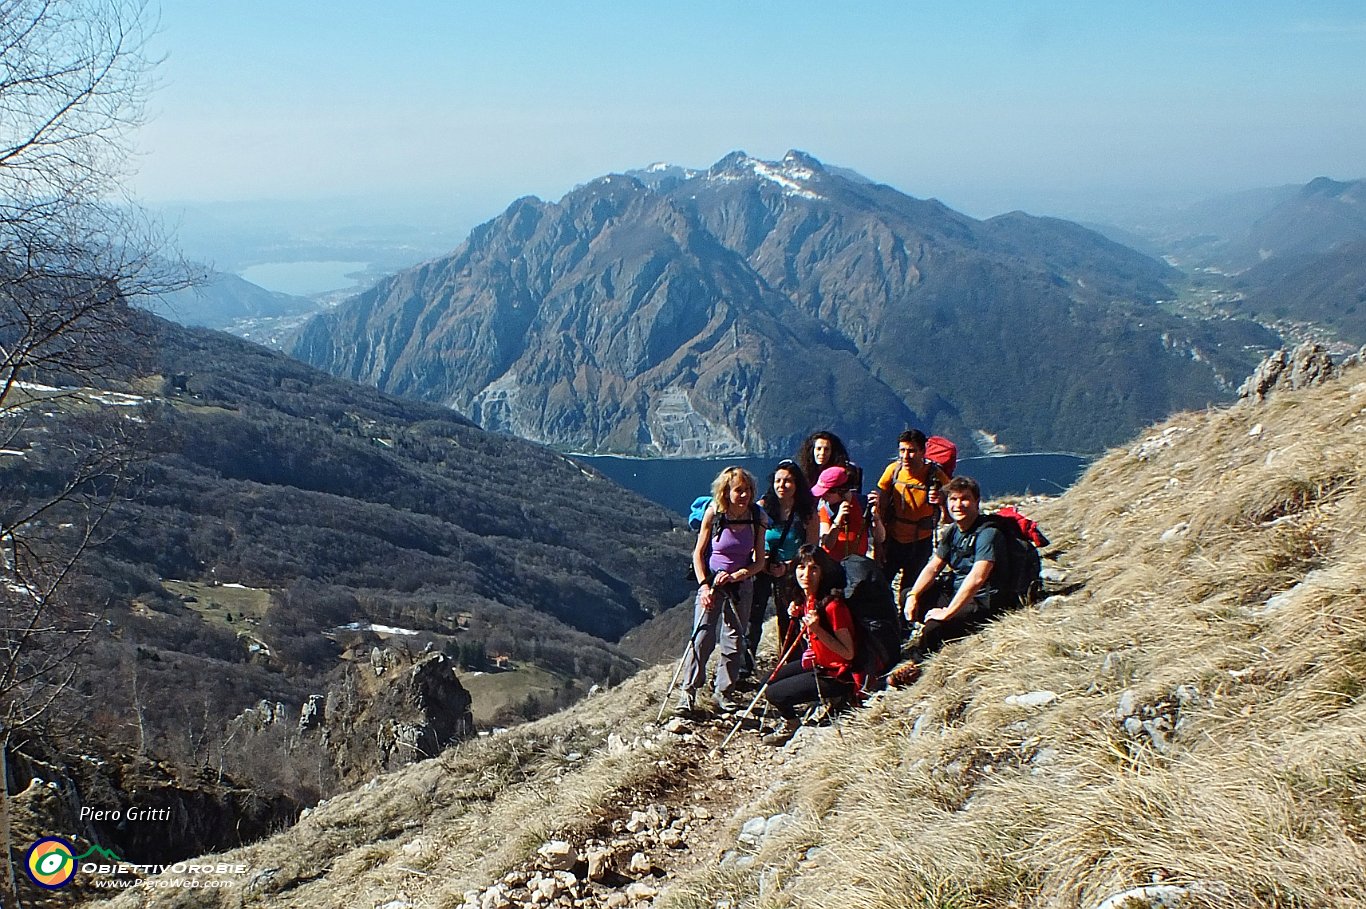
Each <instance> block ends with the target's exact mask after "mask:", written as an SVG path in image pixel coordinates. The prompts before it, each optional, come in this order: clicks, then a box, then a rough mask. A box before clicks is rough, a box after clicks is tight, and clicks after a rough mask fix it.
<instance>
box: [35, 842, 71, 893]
mask: <svg viewBox="0 0 1366 909" xmlns="http://www.w3.org/2000/svg"><path fill="white" fill-rule="evenodd" d="M24 870H25V871H27V872H28V876H29V878H30V879H32V881H33V883H35V884H37V885H38V886H39V887H44V888H46V889H48V890H57V889H59V888H61V887H65V886H66V885H67V884H69V883H71V879H72V878H73V877H75V876H76V847H75V846H72V845H71V844H70V843H68V842H67V841H66V840H64V839H62V838H61V837H59V836H45V837H43V838H42V839H40V840H38V841H37V842H35V843H34V844H33V845H32V846H30V847H28V859H27V861H25V862H24Z"/></svg>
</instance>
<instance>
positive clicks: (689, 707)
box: [673, 691, 697, 719]
mask: <svg viewBox="0 0 1366 909" xmlns="http://www.w3.org/2000/svg"><path fill="white" fill-rule="evenodd" d="M696 710H697V703H696V701H695V700H694V699H693V695H692V692H690V691H685V692H683V694H681V695H679V698H678V703H676V704H674V709H673V715H674V716H676V717H681V718H682V719H688V718H689V717H691V716H692V715H693V713H695V712H696Z"/></svg>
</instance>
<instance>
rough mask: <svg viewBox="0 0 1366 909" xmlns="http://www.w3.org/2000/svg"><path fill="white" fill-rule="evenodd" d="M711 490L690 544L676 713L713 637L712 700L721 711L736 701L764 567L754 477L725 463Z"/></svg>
mask: <svg viewBox="0 0 1366 909" xmlns="http://www.w3.org/2000/svg"><path fill="white" fill-rule="evenodd" d="M711 492H712V502H711V504H710V505H709V506H707V511H706V514H704V515H703V517H702V526H701V527H700V528H699V529H698V531H697V545H696V546H694V547H693V556H692V561H693V574H694V575H695V576H696V577H697V601H696V604H695V606H694V608H693V634H692V638H691V641H692V645H691V646H690V647H689V648H688V651H687V653H686V654H685V655H684V664H683V665H684V669H683V692H682V697H681V699H680V701H679V703H678V707H677V709H676V711H675V712H676V713H679V714H689V713H691V712H692V711H693V709H694V708H695V707H696V703H697V692H698V690H700V689H701V688H702V685H703V683H704V682H705V681H706V674H707V660H708V659H710V658H711V654H712V651H713V650H714V649H716V645H717V644H718V643H719V644H720V645H721V648H720V659H719V660H718V661H717V666H716V685H715V687H716V704H717V707H718V708H720V710H721V711H722V712H731V711H733V710H734V709H736V708H737V707H738V706H739V704H738V702H737V700H736V698H735V683H736V681H737V680H738V679H739V677H740V671H741V668H742V667H743V665H744V639H745V630H746V629H747V627H748V625H749V608H750V604H751V602H752V601H753V598H754V578H755V576H757V575H758V574H759V573H760V572H761V571H763V570H764V562H765V558H764V529H765V528H766V527H767V526H768V519H767V518H766V517H765V516H764V512H763V509H761V508H759V506H758V504H757V503H756V502H755V497H756V495H757V489H756V487H755V483H754V477H753V476H751V475H750V473H749V472H748V471H747V470H744V469H743V468H740V467H727V468H726V469H725V470H723V471H721V473H720V474H719V475H718V476H717V477H716V480H715V481H714V482H713V483H712V487H711Z"/></svg>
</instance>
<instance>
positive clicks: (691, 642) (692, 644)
mask: <svg viewBox="0 0 1366 909" xmlns="http://www.w3.org/2000/svg"><path fill="white" fill-rule="evenodd" d="M708 612H709V610H705V609H704V610H702V618H701V619H699V620H698V622H697V627H696V628H694V629H693V630H692V635H691V636H690V637H689V638H688V645H687V646H686V647H684V648H683V656H681V657H679V658H678V666H677V667H676V668H675V669H674V676H673V678H672V679H670V680H669V687H668V689H666V690H665V692H664V700H662V701H660V702H659V716H657V717H655V724H656V725H658V724H659V723H661V722H663V720H664V710H665V708H667V707H668V706H669V695H671V694H673V690H674V685H677V684H678V677H679V676H680V675H682V674H683V664H684V663H686V662H687V661H688V652H689V651H692V655H693V659H697V636H698V635H700V634H701V633H702V629H704V628H706V627H707V618H708Z"/></svg>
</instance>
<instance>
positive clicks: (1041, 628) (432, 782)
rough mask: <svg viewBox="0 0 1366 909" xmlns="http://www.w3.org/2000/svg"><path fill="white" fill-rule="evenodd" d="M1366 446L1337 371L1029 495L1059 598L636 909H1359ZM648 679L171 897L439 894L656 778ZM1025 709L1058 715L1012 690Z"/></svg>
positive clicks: (963, 654) (774, 790) (1362, 890)
mask: <svg viewBox="0 0 1366 909" xmlns="http://www.w3.org/2000/svg"><path fill="white" fill-rule="evenodd" d="M1364 451H1366V369H1360V368H1357V369H1353V370H1350V371H1348V372H1347V373H1346V374H1345V375H1344V376H1343V377H1342V378H1341V379H1339V380H1337V381H1336V382H1334V383H1331V384H1329V385H1327V386H1324V387H1321V388H1316V389H1311V390H1306V391H1297V392H1279V393H1277V394H1275V395H1273V396H1272V397H1271V398H1270V399H1269V400H1268V401H1267V402H1266V403H1264V404H1261V405H1257V406H1247V405H1245V406H1239V407H1235V408H1231V409H1228V410H1221V411H1214V412H1208V413H1198V414H1187V415H1182V416H1178V417H1176V418H1175V419H1173V420H1171V421H1170V422H1168V423H1166V424H1164V425H1163V426H1161V427H1159V428H1158V429H1156V430H1154V431H1153V432H1152V433H1151V434H1149V435H1148V436H1147V437H1145V438H1144V439H1143V440H1142V441H1140V442H1138V443H1136V444H1134V445H1133V446H1132V447H1131V448H1128V449H1125V450H1116V451H1113V452H1111V453H1110V454H1109V455H1107V456H1106V457H1105V458H1104V459H1102V460H1101V461H1100V462H1099V463H1097V464H1096V465H1095V466H1094V467H1093V468H1092V469H1091V470H1090V471H1089V472H1088V473H1087V475H1086V476H1085V477H1084V478H1083V479H1082V480H1081V481H1080V482H1079V483H1078V485H1077V486H1076V487H1074V488H1073V489H1071V490H1069V491H1068V492H1067V494H1066V495H1064V496H1063V497H1061V498H1059V499H1056V500H1050V501H1047V502H1042V503H1031V505H1030V506H1029V509H1030V511H1031V512H1032V513H1034V514H1035V515H1036V516H1037V517H1038V518H1039V519H1040V521H1041V522H1042V523H1043V525H1044V526H1045V528H1046V529H1047V531H1048V533H1049V535H1050V536H1051V537H1052V539H1053V540H1054V543H1055V546H1054V549H1053V551H1054V553H1055V554H1056V556H1057V557H1058V561H1059V563H1060V564H1061V565H1062V566H1063V567H1064V568H1065V569H1066V571H1067V572H1068V574H1069V579H1068V580H1069V587H1070V586H1072V585H1079V586H1078V587H1077V589H1075V590H1074V591H1073V592H1072V593H1071V594H1070V595H1068V596H1065V597H1055V598H1053V599H1051V600H1049V601H1046V602H1045V603H1044V604H1043V605H1042V606H1041V607H1039V608H1035V609H1029V610H1024V611H1021V612H1018V613H1015V614H1012V615H1010V616H1007V617H1005V618H1003V619H1002V620H1000V621H999V622H997V623H995V624H994V625H993V626H992V627H990V628H989V629H987V630H986V631H985V632H984V633H982V634H981V635H979V636H977V637H976V638H975V639H973V640H970V641H966V642H961V643H959V644H955V645H951V646H950V647H948V648H946V649H945V650H944V651H942V652H941V653H940V654H939V655H938V656H936V657H935V658H933V659H932V660H931V661H930V662H929V664H928V666H927V671H926V672H925V674H924V676H923V677H922V678H921V680H920V681H919V682H918V683H916V684H915V685H914V686H913V687H911V688H909V689H906V690H903V691H895V692H889V693H887V694H886V695H884V696H882V697H880V698H879V699H878V700H877V701H876V702H875V703H874V704H873V705H872V706H870V707H869V708H868V709H866V710H863V711H860V712H859V713H857V714H856V715H855V716H853V717H851V718H849V719H848V720H846V721H845V722H844V723H843V725H842V727H841V728H840V729H839V730H838V732H837V733H836V734H825V735H823V736H821V737H820V738H819V739H818V740H813V741H810V742H808V743H807V744H806V745H805V746H804V747H802V748H801V749H800V750H797V751H795V756H794V757H793V759H791V760H789V761H788V762H787V763H785V764H782V765H777V766H770V767H769V769H768V770H766V771H765V772H768V773H771V774H773V775H774V776H773V778H772V780H771V782H772V783H773V785H772V786H771V787H770V788H769V790H768V794H767V795H766V796H765V797H764V800H763V802H762V804H761V805H759V806H758V807H759V808H761V809H763V810H769V811H770V813H771V812H773V811H785V812H789V813H791V814H793V815H794V816H795V817H796V818H797V822H796V823H795V824H793V825H791V826H789V827H788V828H786V829H785V830H783V831H782V832H781V833H778V834H776V835H774V836H770V837H768V838H766V839H764V840H763V841H762V844H761V846H760V847H758V851H757V855H756V856H755V858H756V861H755V862H754V863H753V864H751V865H748V866H747V867H743V868H741V867H737V866H736V865H735V864H734V863H729V864H727V865H726V866H724V867H723V866H721V865H718V864H717V863H715V862H713V861H709V860H708V861H703V862H701V863H700V864H699V865H698V866H697V867H696V868H694V869H693V870H688V871H686V872H682V873H680V874H679V875H678V876H677V877H676V878H675V879H674V881H673V883H672V886H671V887H670V888H669V889H668V890H667V891H666V892H665V893H664V894H662V895H661V896H660V897H659V899H658V900H657V901H656V905H659V906H678V907H703V906H722V905H724V906H729V907H739V906H753V907H765V909H768V907H772V909H777V907H817V909H819V907H827V906H828V907H832V909H834V907H838V909H848V907H850V906H858V907H869V909H904V907H943V909H948V907H1021V909H1024V907H1086V909H1091V907H1098V906H1101V905H1102V904H1103V903H1105V901H1106V900H1107V898H1108V897H1110V896H1112V895H1114V894H1117V893H1121V892H1123V891H1126V890H1128V889H1130V888H1135V887H1140V886H1143V885H1152V884H1155V883H1160V884H1163V885H1166V886H1168V887H1171V888H1177V889H1174V890H1171V891H1169V892H1172V893H1176V892H1183V893H1184V902H1182V903H1181V905H1183V906H1211V907H1230V909H1232V907H1252V906H1267V907H1270V906H1285V907H1305V909H1309V907H1366V848H1363V844H1366V700H1363V694H1364V693H1366V596H1363V587H1364V586H1366V546H1364V545H1363V544H1364V543H1366V540H1363V533H1362V528H1363V527H1366V489H1364V488H1363V477H1366V454H1363V452H1364ZM666 681H667V676H666V675H661V674H660V672H659V671H654V672H651V673H645V674H642V675H641V676H639V677H637V678H636V679H633V680H632V681H630V682H628V683H627V684H626V685H623V686H621V687H620V688H619V689H617V690H615V691H611V692H607V693H605V694H603V695H600V696H597V697H594V698H591V699H589V700H588V701H586V702H584V703H583V704H581V705H579V706H578V707H576V708H574V709H573V710H571V711H568V712H566V713H564V714H561V715H558V716H556V717H551V718H548V719H547V720H544V721H541V722H539V723H536V724H532V725H530V726H528V727H526V728H524V729H520V730H516V731H514V732H513V733H510V734H508V735H506V736H503V737H500V738H497V739H494V740H490V741H481V742H478V743H472V744H469V745H464V746H460V747H458V748H456V749H452V750H451V751H450V752H448V753H447V754H446V755H445V756H444V757H442V758H440V759H438V760H433V761H428V762H426V763H424V764H420V765H417V766H415V767H412V768H409V769H407V770H404V771H402V772H400V773H397V774H394V775H392V776H389V777H385V778H383V779H381V780H379V781H378V782H377V783H375V784H373V785H372V786H369V787H366V788H365V789H363V790H361V791H357V792H355V793H351V794H348V795H346V796H344V797H340V798H337V799H334V800H332V801H331V802H329V803H327V804H325V805H323V806H321V807H319V808H318V809H317V810H315V811H314V812H312V813H311V814H310V815H309V816H308V817H307V818H305V819H304V820H303V821H302V822H301V823H300V824H299V825H298V826H297V827H296V828H295V829H293V830H290V831H286V832H284V833H282V834H281V835H279V836H278V837H276V838H274V839H273V840H271V841H269V842H266V843H262V844H259V845H256V846H253V847H250V848H247V849H243V850H239V851H238V852H237V853H235V854H234V855H235V856H236V857H237V858H238V859H239V860H243V861H246V862H247V863H248V864H249V865H250V866H251V867H252V868H254V869H261V870H262V871H265V870H268V869H276V870H275V871H274V873H273V874H270V875H260V876H258V879H257V881H256V882H255V884H254V885H253V887H252V888H251V889H250V890H248V891H247V892H245V893H243V892H242V891H241V890H232V891H226V892H223V893H218V894H214V893H210V892H204V893H200V894H198V895H194V896H193V897H192V896H191V895H190V894H188V893H183V892H182V893H181V894H179V896H178V897H175V899H176V900H177V902H176V903H175V904H177V905H198V904H201V903H195V902H194V900H202V904H203V905H223V906H228V905H231V906H239V905H242V906H300V907H304V906H308V907H322V906H338V905H379V904H382V903H384V902H386V900H390V899H396V898H398V896H399V894H402V895H403V897H402V898H403V899H405V900H410V901H411V902H412V904H413V905H422V906H429V905H430V906H448V905H452V906H454V905H459V904H460V903H461V901H462V897H461V894H462V893H463V892H464V891H465V890H466V889H469V888H475V887H479V886H483V885H486V884H487V883H489V882H490V881H492V880H494V879H496V878H497V877H498V876H499V875H500V874H501V873H503V871H505V870H506V869H507V868H508V867H510V866H511V865H513V864H514V863H516V862H518V861H520V860H522V859H523V858H525V856H526V855H527V854H528V853H530V852H532V851H534V850H535V848H536V846H537V845H539V844H540V843H541V842H543V841H544V840H545V839H547V838H549V837H550V836H551V835H552V834H553V835H556V836H562V835H565V833H566V831H568V832H569V835H570V836H571V837H572V834H573V831H574V830H575V829H577V828H581V827H582V826H583V825H585V824H587V823H590V822H591V820H592V818H594V817H595V816H600V815H602V814H605V813H608V812H610V811H611V810H612V808H613V806H614V805H615V804H616V803H617V802H619V801H620V800H621V799H622V798H624V797H625V795H626V794H627V793H629V792H630V791H631V790H632V789H633V787H640V786H650V787H659V786H663V785H667V780H666V779H665V778H664V775H665V773H666V770H665V769H661V763H662V764H663V766H664V768H667V764H668V762H667V757H668V750H669V749H670V747H672V746H671V745H670V744H669V740H668V738H667V737H665V738H663V739H661V740H660V744H659V745H658V746H657V750H642V749H637V750H631V749H623V748H616V749H609V748H607V747H606V744H605V743H606V741H607V737H608V734H609V733H610V732H612V731H618V732H620V733H622V734H624V735H626V736H627V737H628V738H629V737H630V736H631V735H634V734H636V733H637V732H638V731H639V730H640V729H641V728H642V726H643V725H645V724H646V723H648V721H650V720H652V719H653V718H654V705H655V703H656V702H655V701H653V700H652V698H656V697H657V696H658V693H659V691H660V690H662V688H663V687H664V685H665V683H666ZM1036 691H1048V692H1052V693H1054V694H1055V695H1056V699H1054V700H1052V701H1050V702H1049V703H1046V704H1043V705H1042V706H1034V707H1029V706H1020V705H1019V704H1018V703H1008V702H1007V698H1009V697H1010V696H1011V695H1019V694H1024V693H1029V692H1036ZM571 750H573V751H579V752H582V753H583V754H584V755H585V757H584V758H583V759H582V760H579V761H577V762H571V761H569V760H568V757H567V755H568V753H569V751H571ZM736 772H737V774H739V773H743V772H744V768H737V771H736ZM736 807H737V808H739V807H740V806H736ZM755 807H756V806H749V807H748V808H747V809H746V810H747V811H753V809H754V808H755ZM761 813H762V812H761ZM158 900H161V901H165V902H164V903H159V902H158V903H156V904H158V905H161V904H167V905H169V904H171V892H163V893H161V894H156V893H147V892H142V891H139V892H138V893H129V894H126V895H125V896H124V897H122V898H121V900H120V905H152V904H154V902H156V901H158ZM1118 905H1119V903H1118V902H1116V901H1112V902H1111V903H1109V904H1107V907H1108V909H1113V907H1117V906H1118ZM1143 905H1147V904H1146V903H1145V904H1143Z"/></svg>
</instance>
